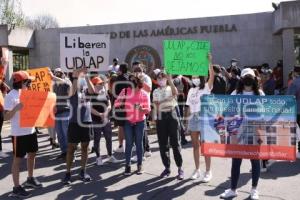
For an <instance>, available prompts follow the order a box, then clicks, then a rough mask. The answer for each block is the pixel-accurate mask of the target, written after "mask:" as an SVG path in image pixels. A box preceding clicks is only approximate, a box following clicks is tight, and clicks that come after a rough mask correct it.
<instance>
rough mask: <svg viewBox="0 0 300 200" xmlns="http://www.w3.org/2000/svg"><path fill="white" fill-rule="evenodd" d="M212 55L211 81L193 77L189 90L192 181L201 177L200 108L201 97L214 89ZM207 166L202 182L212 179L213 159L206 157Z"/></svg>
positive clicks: (202, 77) (201, 131) (201, 130)
mask: <svg viewBox="0 0 300 200" xmlns="http://www.w3.org/2000/svg"><path fill="white" fill-rule="evenodd" d="M211 59H212V58H211V55H209V61H210V64H209V65H210V66H209V79H208V81H207V82H206V81H205V77H204V76H200V77H199V76H192V83H193V86H194V87H193V88H191V89H190V90H189V93H188V96H187V101H186V105H187V106H188V107H189V109H188V110H189V111H188V113H190V116H189V118H188V119H189V120H188V131H189V132H191V138H192V145H193V154H194V161H195V167H196V169H195V171H194V172H193V174H192V176H191V179H192V180H196V179H199V178H200V177H201V173H200V153H199V147H200V142H199V137H200V134H201V133H203V131H204V130H203V129H202V128H203V127H201V119H200V108H201V96H203V95H205V94H206V95H208V94H210V93H211V90H212V89H213V83H214V77H215V76H214V70H213V66H212V64H211ZM201 142H202V140H201ZM205 165H206V172H205V174H204V177H203V179H202V182H206V183H207V182H209V181H210V180H211V178H212V173H211V170H210V168H211V158H210V157H205Z"/></svg>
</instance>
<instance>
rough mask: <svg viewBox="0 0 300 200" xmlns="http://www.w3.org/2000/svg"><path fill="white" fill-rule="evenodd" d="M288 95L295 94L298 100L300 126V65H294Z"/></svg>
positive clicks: (299, 149)
mask: <svg viewBox="0 0 300 200" xmlns="http://www.w3.org/2000/svg"><path fill="white" fill-rule="evenodd" d="M286 94H287V95H294V96H295V97H296V102H297V123H298V126H300V66H295V67H294V80H293V82H292V83H291V85H290V86H289V87H288V89H287V92H286ZM297 158H299V159H300V141H299V142H298V153H297Z"/></svg>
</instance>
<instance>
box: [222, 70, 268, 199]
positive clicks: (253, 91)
mask: <svg viewBox="0 0 300 200" xmlns="http://www.w3.org/2000/svg"><path fill="white" fill-rule="evenodd" d="M232 95H264V93H263V91H262V90H260V89H259V86H258V80H257V77H256V76H255V73H254V71H253V70H252V69H250V68H246V69H243V71H242V72H241V80H240V82H239V84H238V86H237V89H236V90H235V91H233V92H232ZM253 134H254V133H253ZM250 161H251V166H252V170H251V173H252V189H251V191H250V198H251V199H252V200H257V199H259V193H258V191H257V185H258V180H259V177H260V161H259V160H254V159H251V160H250ZM241 163H242V159H240V158H233V159H232V166H231V188H230V189H228V190H225V192H224V193H223V194H221V198H224V199H228V198H234V197H236V196H237V195H238V193H237V186H238V181H239V177H240V167H241Z"/></svg>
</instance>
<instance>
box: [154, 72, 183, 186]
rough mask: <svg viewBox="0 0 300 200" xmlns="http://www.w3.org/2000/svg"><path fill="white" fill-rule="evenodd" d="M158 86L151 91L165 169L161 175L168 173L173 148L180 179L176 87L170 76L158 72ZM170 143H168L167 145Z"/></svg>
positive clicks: (167, 174)
mask: <svg viewBox="0 0 300 200" xmlns="http://www.w3.org/2000/svg"><path fill="white" fill-rule="evenodd" d="M157 81H158V84H159V88H157V89H155V90H154V92H153V102H154V104H155V106H154V107H155V108H154V109H155V115H154V116H156V117H157V119H156V128H157V136H158V143H159V150H160V155H161V158H162V162H163V164H164V167H165V170H164V171H163V172H162V173H161V177H167V176H169V175H170V173H171V171H170V148H169V146H171V147H172V149H173V154H174V159H175V162H176V165H177V167H178V175H177V179H178V180H182V179H183V178H184V173H183V170H182V156H181V152H180V151H181V145H180V124H179V118H178V116H177V113H176V106H177V101H176V97H177V89H176V87H175V86H174V84H173V81H172V78H171V77H170V76H167V75H166V74H165V73H163V72H160V73H159V74H158V75H157ZM169 143H170V145H169Z"/></svg>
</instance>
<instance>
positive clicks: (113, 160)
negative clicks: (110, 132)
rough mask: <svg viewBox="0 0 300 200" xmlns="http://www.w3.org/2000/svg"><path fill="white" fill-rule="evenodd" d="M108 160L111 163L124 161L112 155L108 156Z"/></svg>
mask: <svg viewBox="0 0 300 200" xmlns="http://www.w3.org/2000/svg"><path fill="white" fill-rule="evenodd" d="M107 162H110V163H120V162H122V161H121V160H118V159H116V158H115V157H114V156H110V157H108V160H107Z"/></svg>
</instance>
